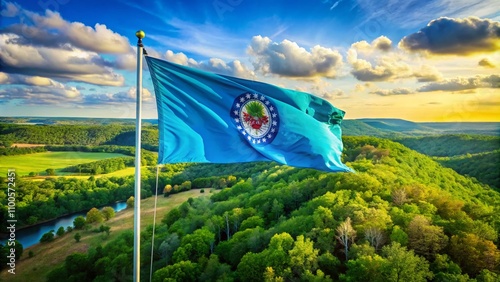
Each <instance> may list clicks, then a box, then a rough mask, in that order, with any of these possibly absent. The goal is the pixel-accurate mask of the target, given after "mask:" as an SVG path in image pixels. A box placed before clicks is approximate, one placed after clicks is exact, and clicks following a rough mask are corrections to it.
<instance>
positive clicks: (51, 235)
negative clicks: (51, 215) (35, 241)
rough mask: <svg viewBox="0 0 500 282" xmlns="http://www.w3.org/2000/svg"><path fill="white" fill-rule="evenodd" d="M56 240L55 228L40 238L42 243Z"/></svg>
mask: <svg viewBox="0 0 500 282" xmlns="http://www.w3.org/2000/svg"><path fill="white" fill-rule="evenodd" d="M52 241H54V230H50V231H48V232H46V233H45V234H43V235H42V238H40V243H47V242H52Z"/></svg>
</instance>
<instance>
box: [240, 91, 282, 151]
mask: <svg viewBox="0 0 500 282" xmlns="http://www.w3.org/2000/svg"><path fill="white" fill-rule="evenodd" d="M231 118H232V119H233V123H234V124H235V126H236V129H237V130H238V132H240V133H241V134H242V135H243V137H244V138H245V139H246V140H247V141H248V142H250V143H251V144H254V145H266V144H270V143H271V142H272V141H273V140H274V138H275V137H276V135H277V134H278V130H279V125H280V118H279V113H278V110H277V108H276V105H274V103H273V102H272V101H270V100H269V99H268V98H267V97H266V96H264V95H262V94H257V93H244V94H241V95H239V96H238V97H236V99H235V100H234V103H233V106H232V107H231Z"/></svg>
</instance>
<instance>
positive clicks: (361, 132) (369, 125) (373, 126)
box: [0, 117, 500, 138]
mask: <svg viewBox="0 0 500 282" xmlns="http://www.w3.org/2000/svg"><path fill="white" fill-rule="evenodd" d="M2 123H7V124H36V125H52V124H59V125H60V124H66V125H71V124H74V125H102V124H122V125H135V119H131V118H130V119H125V118H123V119H122V118H76V117H0V124H2ZM156 124H158V120H157V119H143V125H156ZM342 130H343V134H344V135H348V136H377V137H388V138H391V137H403V136H425V135H435V134H481V135H492V136H500V122H412V121H407V120H403V119H394V118H388V119H386V118H363V119H346V120H344V121H343V122H342Z"/></svg>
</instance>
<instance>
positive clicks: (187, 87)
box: [146, 56, 351, 171]
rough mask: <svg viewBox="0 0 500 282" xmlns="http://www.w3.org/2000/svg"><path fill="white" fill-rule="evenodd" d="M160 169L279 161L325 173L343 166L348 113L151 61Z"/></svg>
mask: <svg viewBox="0 0 500 282" xmlns="http://www.w3.org/2000/svg"><path fill="white" fill-rule="evenodd" d="M146 62H147V64H148V67H149V71H150V73H151V78H152V81H153V85H154V90H155V96H156V102H157V108H158V129H159V152H158V153H159V155H158V163H160V164H165V163H180V162H204V163H205V162H210V163H239V162H252V161H270V160H271V161H276V162H279V163H282V164H286V165H290V166H294V167H305V168H315V169H319V170H323V171H351V170H350V168H348V167H347V166H345V165H344V164H343V163H342V162H341V154H342V147H343V146H342V139H341V128H340V123H341V121H342V119H343V117H344V112H343V111H342V110H339V109H337V108H335V107H334V106H332V105H331V104H330V103H329V102H328V101H326V100H323V99H321V98H319V97H316V96H314V95H311V94H308V93H304V92H300V91H295V90H290V89H284V88H281V87H277V86H274V85H270V84H266V83H262V82H258V81H251V80H246V79H241V78H236V77H230V76H225V75H219V74H215V73H210V72H205V71H202V70H198V69H194V68H190V67H186V66H182V65H177V64H174V63H170V62H167V61H164V60H160V59H156V58H153V57H150V56H146Z"/></svg>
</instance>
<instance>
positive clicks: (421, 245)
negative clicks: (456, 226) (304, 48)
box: [408, 215, 448, 259]
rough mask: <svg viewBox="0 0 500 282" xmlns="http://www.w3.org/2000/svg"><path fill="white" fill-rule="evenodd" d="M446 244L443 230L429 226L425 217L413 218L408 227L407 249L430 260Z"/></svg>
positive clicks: (446, 238) (428, 221) (446, 240)
mask: <svg viewBox="0 0 500 282" xmlns="http://www.w3.org/2000/svg"><path fill="white" fill-rule="evenodd" d="M447 243H448V237H447V236H446V235H445V234H444V232H443V228H442V227H439V226H434V225H431V223H430V220H429V219H427V218H426V217H425V216H422V215H417V216H415V217H414V218H413V220H412V221H411V222H410V224H409V225H408V247H409V248H411V249H413V250H415V253H416V254H419V255H422V256H424V257H425V258H427V259H432V258H433V257H434V256H435V255H436V254H437V253H438V252H439V251H440V250H442V249H443V248H444V247H446V244H447Z"/></svg>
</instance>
